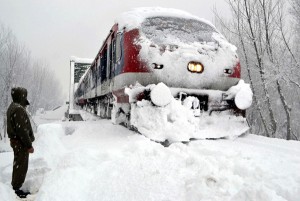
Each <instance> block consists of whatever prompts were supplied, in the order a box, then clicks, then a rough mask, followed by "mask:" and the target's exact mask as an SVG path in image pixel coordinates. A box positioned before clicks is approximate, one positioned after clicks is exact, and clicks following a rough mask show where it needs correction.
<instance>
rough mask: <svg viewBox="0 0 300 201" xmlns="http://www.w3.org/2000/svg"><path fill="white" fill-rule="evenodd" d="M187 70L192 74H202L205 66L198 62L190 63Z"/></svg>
mask: <svg viewBox="0 0 300 201" xmlns="http://www.w3.org/2000/svg"><path fill="white" fill-rule="evenodd" d="M187 68H188V70H189V71H190V72H192V73H202V72H203V71H204V66H203V65H202V64H201V63H200V62H196V61H191V62H189V63H188V66H187Z"/></svg>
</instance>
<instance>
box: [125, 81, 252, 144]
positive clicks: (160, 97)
mask: <svg viewBox="0 0 300 201" xmlns="http://www.w3.org/2000/svg"><path fill="white" fill-rule="evenodd" d="M144 90H146V91H147V90H151V92H150V98H151V101H150V100H144V99H143V100H142V101H137V100H136V98H135V97H136V96H137V95H138V94H139V93H141V92H143V91H144ZM249 90H250V91H249ZM125 92H126V93H127V94H128V96H129V99H130V102H132V104H131V120H130V121H131V122H130V123H131V125H133V126H134V127H136V128H137V130H138V131H139V132H140V133H142V134H143V135H145V136H146V137H148V138H150V139H152V140H155V141H165V140H169V141H170V142H178V141H189V140H190V139H191V138H196V139H206V138H221V137H236V136H238V135H240V134H242V133H244V132H246V131H247V130H248V129H249V126H248V124H247V122H246V119H245V118H243V117H241V116H238V117H237V116H234V115H232V114H231V113H230V111H224V112H221V113H212V114H211V115H209V112H203V113H200V109H195V110H194V109H193V108H197V107H198V106H199V100H198V99H196V98H195V97H192V96H190V97H188V98H186V99H185V100H184V101H183V103H182V102H181V101H180V100H176V99H175V98H174V97H173V96H172V94H171V91H170V89H169V88H168V87H167V86H166V85H165V84H163V83H159V84H158V85H149V86H146V87H142V86H141V85H137V86H133V87H132V88H127V89H126V90H125ZM202 92H205V93H207V94H211V92H210V91H205V90H203V91H202ZM221 94H222V93H220V96H221ZM226 94H227V98H230V99H233V98H234V97H236V96H238V98H239V99H238V101H236V102H238V103H239V106H240V107H241V106H243V107H244V108H246V107H248V106H250V105H249V104H248V105H247V103H249V102H250V104H251V101H252V92H251V89H250V87H249V85H247V84H245V83H244V82H243V81H242V80H241V81H240V82H239V84H238V85H236V86H234V87H232V88H230V89H229V90H228V92H227V93H226ZM243 95H244V97H245V99H246V100H244V99H243V98H244V97H243ZM213 97H214V95H213V93H212V97H210V99H213ZM219 99H221V97H219ZM136 101H137V102H136ZM210 101H212V100H210ZM195 116H197V117H195Z"/></svg>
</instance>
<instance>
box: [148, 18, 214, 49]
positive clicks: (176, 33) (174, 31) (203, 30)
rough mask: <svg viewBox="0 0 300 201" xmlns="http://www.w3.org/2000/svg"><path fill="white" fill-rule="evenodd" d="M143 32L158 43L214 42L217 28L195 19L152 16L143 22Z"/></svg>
mask: <svg viewBox="0 0 300 201" xmlns="http://www.w3.org/2000/svg"><path fill="white" fill-rule="evenodd" d="M142 32H143V33H144V34H145V35H146V37H147V38H148V39H150V40H151V41H152V42H154V43H156V44H173V43H177V42H183V43H194V42H213V41H214V40H213V38H212V34H213V33H214V32H217V31H216V30H215V28H213V27H211V26H210V25H208V24H206V23H205V22H201V21H198V20H194V19H184V18H176V17H151V18H146V19H145V20H144V22H143V23H142Z"/></svg>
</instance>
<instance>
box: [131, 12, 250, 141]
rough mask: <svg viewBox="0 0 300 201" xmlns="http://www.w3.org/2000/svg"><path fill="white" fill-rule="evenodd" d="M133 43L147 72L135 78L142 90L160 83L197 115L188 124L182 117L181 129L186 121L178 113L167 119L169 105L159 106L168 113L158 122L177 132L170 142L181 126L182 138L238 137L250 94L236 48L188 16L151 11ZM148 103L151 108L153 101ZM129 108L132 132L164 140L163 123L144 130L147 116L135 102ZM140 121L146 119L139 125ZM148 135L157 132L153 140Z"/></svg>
mask: <svg viewBox="0 0 300 201" xmlns="http://www.w3.org/2000/svg"><path fill="white" fill-rule="evenodd" d="M135 44H136V45H137V46H138V47H139V55H138V56H139V60H140V61H142V63H144V64H146V65H145V66H147V68H148V72H150V73H145V74H144V76H145V77H144V78H145V79H141V80H139V83H140V84H142V85H143V86H146V85H147V84H156V85H159V83H163V84H164V85H165V86H167V88H168V89H170V93H171V95H172V96H173V97H174V98H175V100H176V101H177V102H180V103H181V104H182V105H183V106H184V107H185V108H188V109H190V110H192V111H193V114H194V116H195V117H199V118H197V119H194V120H192V121H191V120H190V117H188V118H187V121H186V122H188V123H187V124H188V126H182V125H183V124H185V123H186V122H185V121H181V117H182V116H183V115H181V116H180V117H179V116H178V119H177V120H176V118H177V117H176V118H175V119H172V118H173V117H174V115H173V114H175V113H177V112H176V111H173V108H174V107H173V106H165V107H164V109H166V108H168V107H169V108H170V111H168V112H167V114H166V116H165V117H162V119H161V122H163V121H166V122H167V123H166V125H167V124H169V123H170V126H169V128H172V129H173V128H174V127H176V126H175V124H177V123H178V127H177V128H178V129H177V130H176V132H172V133H180V134H178V136H180V137H179V138H175V137H174V135H175V134H173V135H172V137H171V138H172V139H171V141H177V139H182V138H181V137H182V136H184V135H185V134H186V130H184V129H183V130H182V132H181V131H179V130H180V129H181V128H183V127H184V128H192V129H191V130H193V131H191V133H193V134H192V135H189V136H188V137H187V138H189V139H193V138H195V139H200V138H201V139H203V138H222V137H228V136H238V135H240V134H242V133H244V132H246V131H247V130H248V129H249V126H248V125H247V122H246V119H245V109H247V108H248V107H250V105H251V103H252V92H251V89H250V85H248V84H245V83H244V81H243V80H241V79H240V76H241V68H240V62H239V58H238V55H237V53H236V51H237V49H236V47H235V46H234V45H232V44H231V43H229V42H228V41H227V40H226V39H225V38H224V36H223V35H222V34H220V33H219V31H217V30H216V28H215V27H214V26H213V25H212V24H210V22H207V21H206V20H203V19H199V18H197V17H194V16H192V15H183V16H181V15H179V14H178V13H176V12H175V13H171V14H170V15H168V14H166V13H163V14H161V13H159V12H157V13H156V14H153V15H148V16H147V17H145V18H144V19H143V21H142V23H141V24H140V27H139V37H138V39H137V40H136V41H135ZM143 81H144V82H147V83H143ZM152 89H153V87H150V90H152ZM150 93H152V91H150ZM166 93H167V92H166ZM166 93H158V94H166ZM150 97H151V98H152V96H151V95H150ZM150 101H151V102H152V104H155V101H153V100H150ZM176 104H177V103H176ZM171 105H172V103H171ZM156 106H159V105H156ZM147 107H148V106H147ZM133 109H134V113H136V114H138V115H132V116H131V118H132V119H131V120H132V124H133V125H134V126H136V127H138V130H140V128H141V129H143V132H142V133H143V134H144V135H149V136H150V138H152V139H153V138H154V139H156V140H158V141H163V140H164V139H168V140H170V138H164V137H161V136H164V134H163V133H167V132H168V131H166V128H168V126H166V125H165V124H163V125H162V126H161V127H160V128H158V125H161V124H160V123H157V124H155V125H156V126H155V128H157V130H155V132H153V128H152V130H149V132H148V131H145V129H144V128H146V127H147V121H149V119H151V118H153V112H152V113H151V114H152V116H149V117H145V115H146V114H147V113H148V112H145V111H146V107H145V106H143V107H140V106H139V104H138V105H137V106H136V107H134V108H133ZM156 109H157V108H154V109H153V110H156ZM143 110H145V111H143ZM139 111H141V112H139ZM182 111H183V110H182ZM142 118H143V119H146V120H147V121H146V120H145V122H144V123H141V119H142ZM156 118H157V117H156ZM159 118H160V117H159ZM170 119H171V120H170ZM179 119H180V120H179ZM169 120H170V121H169ZM157 122H159V121H157ZM179 122H181V123H179ZM152 133H160V134H159V135H157V136H158V137H157V136H156V137H153V136H152Z"/></svg>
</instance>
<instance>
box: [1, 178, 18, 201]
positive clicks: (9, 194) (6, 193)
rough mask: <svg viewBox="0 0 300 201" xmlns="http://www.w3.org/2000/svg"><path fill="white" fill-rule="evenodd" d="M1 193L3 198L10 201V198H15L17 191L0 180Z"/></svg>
mask: <svg viewBox="0 0 300 201" xmlns="http://www.w3.org/2000/svg"><path fill="white" fill-rule="evenodd" d="M0 195H1V200H3V201H4V200H5V201H9V200H15V197H16V195H15V192H14V191H13V190H12V188H10V187H8V186H7V185H4V184H3V183H1V182H0Z"/></svg>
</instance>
